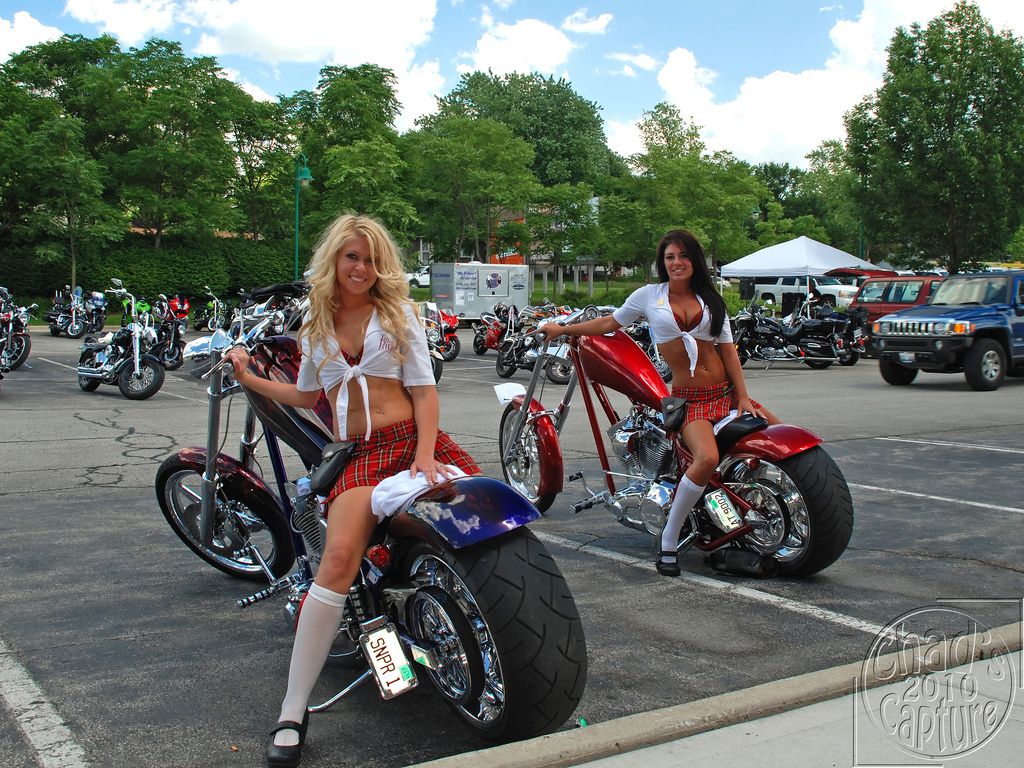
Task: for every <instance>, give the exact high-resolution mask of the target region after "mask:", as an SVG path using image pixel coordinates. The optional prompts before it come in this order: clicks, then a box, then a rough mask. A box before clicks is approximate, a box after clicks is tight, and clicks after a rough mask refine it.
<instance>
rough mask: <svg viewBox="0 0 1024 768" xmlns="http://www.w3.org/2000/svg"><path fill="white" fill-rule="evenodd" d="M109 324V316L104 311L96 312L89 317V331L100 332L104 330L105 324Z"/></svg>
mask: <svg viewBox="0 0 1024 768" xmlns="http://www.w3.org/2000/svg"><path fill="white" fill-rule="evenodd" d="M106 324H107V316H106V315H105V314H103V313H102V312H94V313H93V314H92V317H90V318H89V332H90V333H99V332H100V331H102V330H103V326H104V325H106Z"/></svg>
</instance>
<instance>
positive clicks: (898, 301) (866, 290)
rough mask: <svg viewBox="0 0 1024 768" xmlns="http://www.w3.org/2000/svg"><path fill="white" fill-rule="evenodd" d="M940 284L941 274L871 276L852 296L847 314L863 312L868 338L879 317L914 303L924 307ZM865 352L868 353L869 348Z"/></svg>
mask: <svg viewBox="0 0 1024 768" xmlns="http://www.w3.org/2000/svg"><path fill="white" fill-rule="evenodd" d="M941 282H942V275H894V276H892V277H872V278H870V279H869V280H865V281H864V285H862V286H861V287H860V290H859V291H857V295H856V296H854V297H853V303H852V304H850V308H849V310H847V311H848V312H849V313H853V312H855V311H856V310H857V309H858V308H861V307H862V308H863V309H865V310H867V313H868V319H867V323H866V327H865V332H866V333H867V334H868V336H869V339H868V340H869V342H870V333H871V324H872V323H873V322H875V320H877V319H878V318H880V317H882V316H883V315H888V314H890V313H891V312H899V311H900V310H901V309H908V308H909V307H913V306H916V305H918V304H927V303H928V299H930V298H931V296H932V294H933V293H935V289H936V288H937V287H938V285H939V283H941ZM866 349H867V350H868V353H869V354H871V345H870V343H869V344H868V345H867V347H866Z"/></svg>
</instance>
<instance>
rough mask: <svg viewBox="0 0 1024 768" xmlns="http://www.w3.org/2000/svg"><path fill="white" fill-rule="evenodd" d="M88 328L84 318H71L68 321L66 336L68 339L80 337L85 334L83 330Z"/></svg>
mask: <svg viewBox="0 0 1024 768" xmlns="http://www.w3.org/2000/svg"><path fill="white" fill-rule="evenodd" d="M87 330H89V327H88V325H87V324H86V322H85V320H81V319H79V320H72V321H71V322H70V323H68V329H67V332H68V338H69V339H80V338H82V337H83V336H85V332H86V331H87Z"/></svg>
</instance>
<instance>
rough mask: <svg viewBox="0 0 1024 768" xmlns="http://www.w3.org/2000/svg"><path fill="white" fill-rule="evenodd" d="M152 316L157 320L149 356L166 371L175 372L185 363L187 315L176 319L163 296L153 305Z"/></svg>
mask: <svg viewBox="0 0 1024 768" xmlns="http://www.w3.org/2000/svg"><path fill="white" fill-rule="evenodd" d="M153 314H154V315H155V316H156V317H157V319H159V321H160V325H158V326H157V327H156V343H155V344H153V345H152V346H151V347H150V348H149V354H151V355H153V356H154V357H156V358H157V359H159V360H160V362H161V363H163V365H164V368H166V369H167V370H168V371H176V370H177V369H178V368H181V364H182V363H184V362H185V358H184V357H183V356H182V355H183V353H184V352H185V330H186V328H187V326H188V315H186V316H185V317H183V318H179V317H177V316H176V315H175V314H174V313H173V312H172V311H171V309H170V304H169V303H168V301H167V297H166V296H165V295H164V294H162V293H161V294H160V297H159V298H158V299H157V300H156V301H155V302H154V303H153Z"/></svg>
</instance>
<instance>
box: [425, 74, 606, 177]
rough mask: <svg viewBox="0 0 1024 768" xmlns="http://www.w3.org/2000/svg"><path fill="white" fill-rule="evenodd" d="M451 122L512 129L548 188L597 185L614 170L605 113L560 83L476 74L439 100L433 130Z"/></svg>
mask: <svg viewBox="0 0 1024 768" xmlns="http://www.w3.org/2000/svg"><path fill="white" fill-rule="evenodd" d="M449 117H470V118H478V117H484V118H489V119H491V120H496V121H498V122H499V123H502V124H503V125H506V126H508V127H509V128H510V129H511V130H512V133H513V134H515V135H516V136H518V137H519V138H521V139H523V140H524V141H526V142H527V143H528V144H529V145H530V147H531V148H532V149H533V151H534V157H533V165H532V168H533V172H534V175H535V176H536V177H537V180H538V181H539V182H540V183H541V184H543V185H544V186H546V187H549V186H553V185H555V184H564V183H569V184H578V183H580V182H588V183H593V182H594V181H595V180H596V179H597V178H598V177H599V176H601V175H606V174H607V173H608V169H609V153H608V147H607V144H606V140H605V135H604V122H603V120H602V119H601V115H600V107H598V106H597V105H596V104H594V103H593V102H591V101H587V100H586V99H584V98H583V97H582V96H580V95H579V94H577V93H576V92H575V91H574V90H573V88H572V85H571V84H570V83H568V82H567V81H565V80H563V79H561V78H559V79H558V80H556V79H555V78H554V77H544V76H543V75H539V74H537V73H535V72H534V73H530V74H528V75H523V74H518V73H512V74H509V75H504V76H499V75H495V74H494V73H493V72H487V73H486V74H485V73H483V72H472V73H467V74H464V75H463V76H462V78H461V79H460V80H459V84H458V85H457V86H456V87H455V88H454V89H453V90H452V92H451V93H449V94H448V95H447V96H445V97H444V98H442V99H439V100H438V114H437V116H436V117H431V118H428V119H427V121H426V124H427V125H430V124H431V123H432V122H433V121H435V120H444V119H447V118H449Z"/></svg>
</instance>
